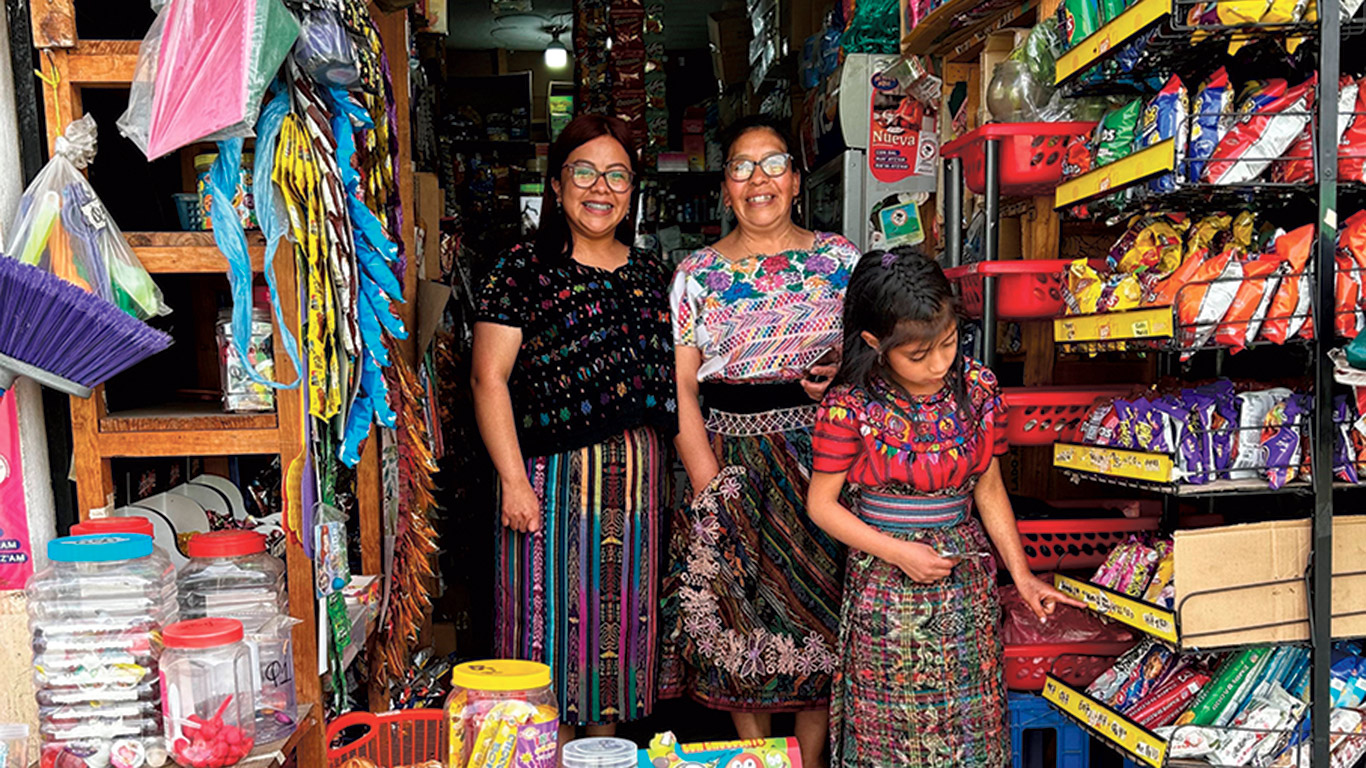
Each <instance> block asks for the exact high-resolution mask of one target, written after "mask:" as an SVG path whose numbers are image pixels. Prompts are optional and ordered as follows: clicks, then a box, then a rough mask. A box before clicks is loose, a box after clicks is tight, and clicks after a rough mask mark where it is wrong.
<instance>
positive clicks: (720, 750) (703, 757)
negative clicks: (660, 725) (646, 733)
mask: <svg viewBox="0 0 1366 768" xmlns="http://www.w3.org/2000/svg"><path fill="white" fill-rule="evenodd" d="M801 764H802V756H801V751H800V750H799V749H798V748H797V740H796V739H795V738H791V737H789V738H771V739H748V740H744V741H708V742H698V743H693V744H679V743H678V739H677V737H675V736H674V735H673V734H672V733H669V732H665V733H661V734H658V735H656V736H655V737H654V738H653V739H650V746H649V747H648V748H646V749H642V750H640V768H687V766H707V768H712V766H715V768H794V767H796V766H800V765H801Z"/></svg>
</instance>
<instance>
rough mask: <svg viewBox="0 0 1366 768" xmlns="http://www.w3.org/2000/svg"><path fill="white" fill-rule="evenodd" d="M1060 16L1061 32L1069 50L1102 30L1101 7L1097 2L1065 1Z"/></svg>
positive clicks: (1059, 12) (1059, 10) (1087, 0)
mask: <svg viewBox="0 0 1366 768" xmlns="http://www.w3.org/2000/svg"><path fill="white" fill-rule="evenodd" d="M1058 14H1059V32H1061V34H1062V38H1063V41H1064V42H1066V44H1067V47H1068V48H1069V49H1071V48H1075V47H1077V45H1078V44H1079V43H1080V42H1081V41H1082V40H1085V39H1086V38H1087V37H1089V36H1090V35H1091V33H1092V32H1095V31H1096V30H1097V29H1100V6H1099V5H1098V3H1097V2H1096V0H1063V3H1062V5H1061V6H1060V7H1059V8H1058Z"/></svg>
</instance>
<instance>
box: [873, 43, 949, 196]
mask: <svg viewBox="0 0 1366 768" xmlns="http://www.w3.org/2000/svg"><path fill="white" fill-rule="evenodd" d="M941 85H942V83H941V81H940V79H939V78H937V77H935V76H934V75H931V74H929V72H927V71H926V70H925V69H923V68H922V67H920V66H919V65H918V63H917V62H916V61H915V60H914V59H902V60H900V61H898V62H897V63H896V64H894V65H892V66H891V67H890V68H888V69H885V70H883V71H881V72H876V73H874V74H873V76H872V86H873V87H872V88H871V89H870V90H871V91H872V103H871V104H870V105H869V108H870V109H871V110H872V119H871V120H869V121H868V125H869V130H870V132H871V133H870V135H869V137H868V167H869V170H870V171H871V172H872V174H873V178H875V179H877V180H878V181H880V182H883V183H884V184H892V183H896V182H898V181H901V180H902V179H905V178H908V177H910V176H934V174H935V165H936V161H938V159H939V131H938V121H937V120H936V117H935V114H934V109H935V107H934V106H932V105H935V104H937V103H938V93H939V89H940V87H941Z"/></svg>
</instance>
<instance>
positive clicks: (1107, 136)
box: [1094, 99, 1143, 168]
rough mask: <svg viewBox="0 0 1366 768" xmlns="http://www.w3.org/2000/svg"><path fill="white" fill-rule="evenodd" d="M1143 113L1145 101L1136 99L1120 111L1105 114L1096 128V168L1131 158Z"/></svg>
mask: <svg viewBox="0 0 1366 768" xmlns="http://www.w3.org/2000/svg"><path fill="white" fill-rule="evenodd" d="M1142 111H1143V101H1142V100H1141V99H1134V100H1133V101H1131V102H1129V103H1128V104H1126V105H1124V106H1122V107H1120V108H1118V109H1112V110H1110V111H1109V112H1107V113H1105V117H1103V118H1101V121H1100V124H1099V125H1097V126H1096V135H1095V144H1096V156H1095V162H1094V166H1095V167H1096V168H1100V167H1103V166H1106V165H1109V164H1110V163H1113V162H1115V161H1116V160H1121V159H1123V158H1125V157H1128V156H1129V153H1131V152H1132V151H1133V148H1134V131H1135V129H1136V128H1137V126H1138V116H1139V114H1140V113H1142Z"/></svg>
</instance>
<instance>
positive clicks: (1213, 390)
mask: <svg viewBox="0 0 1366 768" xmlns="http://www.w3.org/2000/svg"><path fill="white" fill-rule="evenodd" d="M1200 392H1201V394H1204V395H1206V396H1208V397H1212V398H1214V410H1212V411H1210V415H1209V428H1208V429H1207V430H1206V431H1205V449H1206V450H1207V451H1208V458H1207V464H1208V466H1209V467H1210V468H1211V469H1213V470H1214V472H1215V473H1216V474H1215V477H1220V478H1222V477H1227V476H1228V471H1229V469H1230V468H1232V466H1233V458H1234V456H1235V455H1236V454H1237V452H1238V400H1237V398H1236V397H1235V396H1234V394H1233V384H1232V383H1231V382H1229V381H1227V380H1223V381H1219V382H1215V383H1214V384H1212V385H1209V386H1205V387H1201V388H1200Z"/></svg>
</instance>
